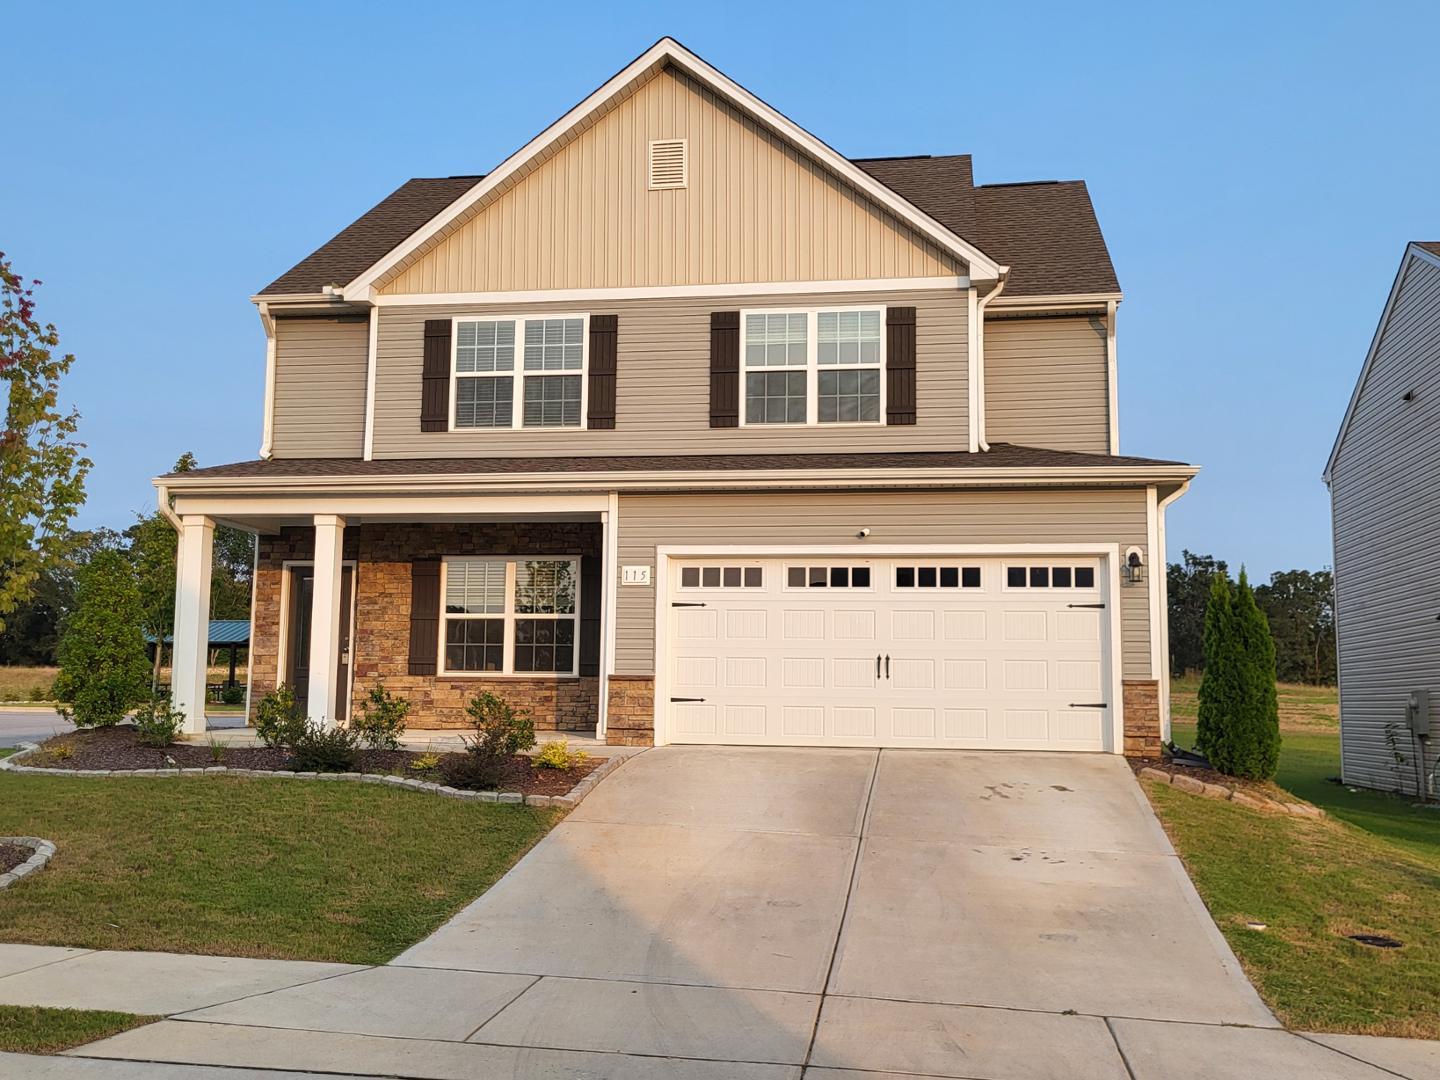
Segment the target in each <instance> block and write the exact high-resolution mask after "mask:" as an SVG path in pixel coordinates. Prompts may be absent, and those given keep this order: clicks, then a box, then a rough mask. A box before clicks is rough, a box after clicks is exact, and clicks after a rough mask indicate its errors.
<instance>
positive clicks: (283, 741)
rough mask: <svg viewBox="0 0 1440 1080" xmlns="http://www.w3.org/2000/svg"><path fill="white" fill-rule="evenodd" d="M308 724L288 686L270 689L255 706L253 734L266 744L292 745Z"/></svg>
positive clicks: (292, 691) (293, 693) (303, 732)
mask: <svg viewBox="0 0 1440 1080" xmlns="http://www.w3.org/2000/svg"><path fill="white" fill-rule="evenodd" d="M309 726H310V725H309V724H308V723H307V722H306V720H305V712H304V710H303V709H302V708H301V707H300V705H299V703H298V702H296V700H295V691H294V690H293V689H291V688H290V687H288V686H281V687H278V688H276V689H274V690H271V691H270V693H268V694H266V695H265V696H264V697H263V698H261V699H260V704H259V705H257V706H255V734H256V735H258V736H259V737H260V741H261V742H262V743H264V744H265V745H266V746H280V747H287V746H293V745H295V742H296V740H297V739H299V738H300V737H301V736H302V735H304V734H305V731H306V729H307V728H308V727H309Z"/></svg>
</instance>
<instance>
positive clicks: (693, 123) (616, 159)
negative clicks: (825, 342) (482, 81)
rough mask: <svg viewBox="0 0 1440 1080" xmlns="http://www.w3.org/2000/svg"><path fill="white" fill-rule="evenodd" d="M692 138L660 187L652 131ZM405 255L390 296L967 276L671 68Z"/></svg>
mask: <svg viewBox="0 0 1440 1080" xmlns="http://www.w3.org/2000/svg"><path fill="white" fill-rule="evenodd" d="M657 139H685V140H687V143H688V152H689V183H688V185H687V186H686V187H683V188H671V189H664V190H654V191H652V190H650V189H649V186H648V182H647V181H648V177H647V149H648V145H649V143H650V142H651V141H652V140H657ZM442 235H443V239H440V240H438V242H432V243H431V244H429V245H426V246H425V247H422V248H421V249H419V250H418V251H417V252H416V253H414V254H412V255H411V256H409V257H408V258H407V259H406V260H405V261H404V262H403V263H402V268H401V269H399V270H398V272H396V273H394V274H392V275H391V276H390V277H389V279H388V280H386V281H385V282H384V283H383V284H382V285H381V288H380V291H381V292H382V293H385V294H387V295H398V294H407V293H442V292H498V291H505V292H511V291H528V290H536V289H583V288H633V287H644V286H655V285H701V284H705V285H714V284H728V283H731V282H753V281H854V280H861V279H872V278H882V277H883V278H904V277H931V276H946V275H950V276H954V275H962V274H965V273H966V272H967V271H966V267H965V264H964V262H963V261H961V260H958V259H956V258H955V257H954V256H952V255H950V254H949V253H946V252H942V251H941V250H940V249H939V248H938V247H937V246H936V245H935V244H934V243H933V242H932V241H930V240H928V239H927V238H925V237H923V236H921V235H920V234H919V233H918V232H916V231H915V230H914V229H913V228H911V227H909V226H908V225H905V224H903V223H902V222H901V221H899V220H898V219H897V218H895V217H894V216H893V215H892V214H891V213H890V212H889V211H887V210H883V209H881V208H880V207H879V206H878V205H877V204H876V203H874V202H873V201H871V200H870V199H868V198H867V197H866V196H864V195H863V194H861V193H860V192H859V191H857V190H856V189H855V188H853V187H851V186H850V185H849V184H847V183H846V182H845V181H843V180H841V179H839V178H838V177H837V176H836V175H834V174H833V173H832V172H830V171H829V170H828V169H826V168H824V167H823V166H821V165H820V164H818V163H817V162H815V161H814V160H812V159H811V158H810V157H809V156H808V155H806V154H804V153H802V152H801V151H800V150H798V149H797V148H796V147H795V146H793V145H792V144H790V143H789V142H788V141H786V140H784V139H781V138H780V137H779V136H777V135H775V134H774V133H772V132H770V131H769V130H768V129H764V128H762V127H760V126H759V125H757V124H756V123H755V122H754V121H753V120H751V119H750V118H749V117H748V116H746V115H744V114H743V113H741V112H739V111H738V110H737V109H735V107H734V106H732V105H731V104H729V103H728V102H725V101H722V100H721V99H720V98H717V97H716V96H715V94H714V93H713V92H711V91H710V90H709V89H707V88H705V87H703V86H701V84H699V83H698V82H696V81H695V80H693V79H692V78H690V77H689V76H688V75H685V74H682V73H681V72H679V71H676V70H675V69H673V68H665V69H662V70H660V71H659V72H657V73H656V74H654V75H652V76H651V77H650V78H649V79H648V80H647V81H645V82H643V83H641V84H640V85H639V86H638V87H637V88H636V89H635V90H634V91H633V92H632V93H630V94H629V95H627V96H625V97H624V98H622V99H621V100H619V101H618V103H615V104H614V105H613V107H611V108H610V109H609V110H608V111H606V112H605V113H604V114H603V115H600V116H599V117H598V118H596V119H594V121H593V122H592V123H591V124H590V125H589V126H588V127H587V128H586V129H585V130H584V131H582V132H580V133H579V134H577V135H574V136H573V137H571V138H570V139H569V140H568V141H566V142H565V143H564V144H563V145H562V146H561V147H560V148H559V149H557V150H554V151H553V152H551V153H549V154H548V155H546V156H544V158H543V160H541V161H540V162H539V163H538V164H534V165H532V166H531V167H529V168H527V169H526V170H524V172H523V175H521V176H520V177H519V178H517V179H514V180H512V181H511V182H509V183H508V184H507V185H506V186H505V187H504V190H503V191H500V190H498V189H497V193H492V194H491V195H488V196H487V200H486V201H482V203H479V204H477V207H476V208H472V209H471V211H469V212H468V214H467V216H466V218H465V219H463V220H462V221H461V222H460V223H458V224H457V225H455V226H453V227H452V228H451V230H449V231H448V232H447V233H446V234H442Z"/></svg>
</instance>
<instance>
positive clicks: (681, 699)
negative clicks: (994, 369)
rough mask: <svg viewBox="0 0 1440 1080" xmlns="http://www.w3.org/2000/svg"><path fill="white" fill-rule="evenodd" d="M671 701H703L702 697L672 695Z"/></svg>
mask: <svg viewBox="0 0 1440 1080" xmlns="http://www.w3.org/2000/svg"><path fill="white" fill-rule="evenodd" d="M670 700H671V701H704V700H705V699H704V698H703V697H672V698H671V699H670Z"/></svg>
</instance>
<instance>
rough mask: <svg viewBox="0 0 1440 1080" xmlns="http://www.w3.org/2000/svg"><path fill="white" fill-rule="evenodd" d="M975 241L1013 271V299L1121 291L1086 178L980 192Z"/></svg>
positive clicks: (1008, 289)
mask: <svg viewBox="0 0 1440 1080" xmlns="http://www.w3.org/2000/svg"><path fill="white" fill-rule="evenodd" d="M975 218H976V222H977V224H978V226H979V232H978V233H977V234H976V236H975V240H974V243H975V245H976V246H977V247H979V248H980V250H981V251H983V252H985V254H986V255H989V256H990V257H991V258H992V259H996V260H998V261H999V262H1000V263H1001V264H1002V265H1005V266H1008V267H1010V279H1009V281H1008V283H1007V284H1006V286H1005V295H1006V296H1007V297H1016V296H1052V295H1057V294H1074V293H1106V292H1119V291H1120V282H1119V281H1118V280H1117V279H1116V277H1115V267H1114V266H1113V265H1112V264H1111V262H1110V252H1109V251H1108V250H1107V249H1106V247H1105V237H1104V236H1103V235H1101V232H1100V222H1099V221H1097V220H1096V218H1095V208H1094V207H1093V206H1092V205H1091V204H1090V192H1089V191H1088V190H1086V188H1085V181H1083V180H1063V181H1055V182H1052V183H1043V184H987V185H985V186H983V187H978V188H976V189H975Z"/></svg>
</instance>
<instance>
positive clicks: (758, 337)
mask: <svg viewBox="0 0 1440 1080" xmlns="http://www.w3.org/2000/svg"><path fill="white" fill-rule="evenodd" d="M808 321H809V317H808V316H807V315H805V313H804V312H796V313H788V312H780V313H766V314H761V315H747V316H745V366H746V367H804V366H805V364H806V355H805V353H806V349H805V344H806V338H807V333H808V330H807V327H806V323H807V322H808Z"/></svg>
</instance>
